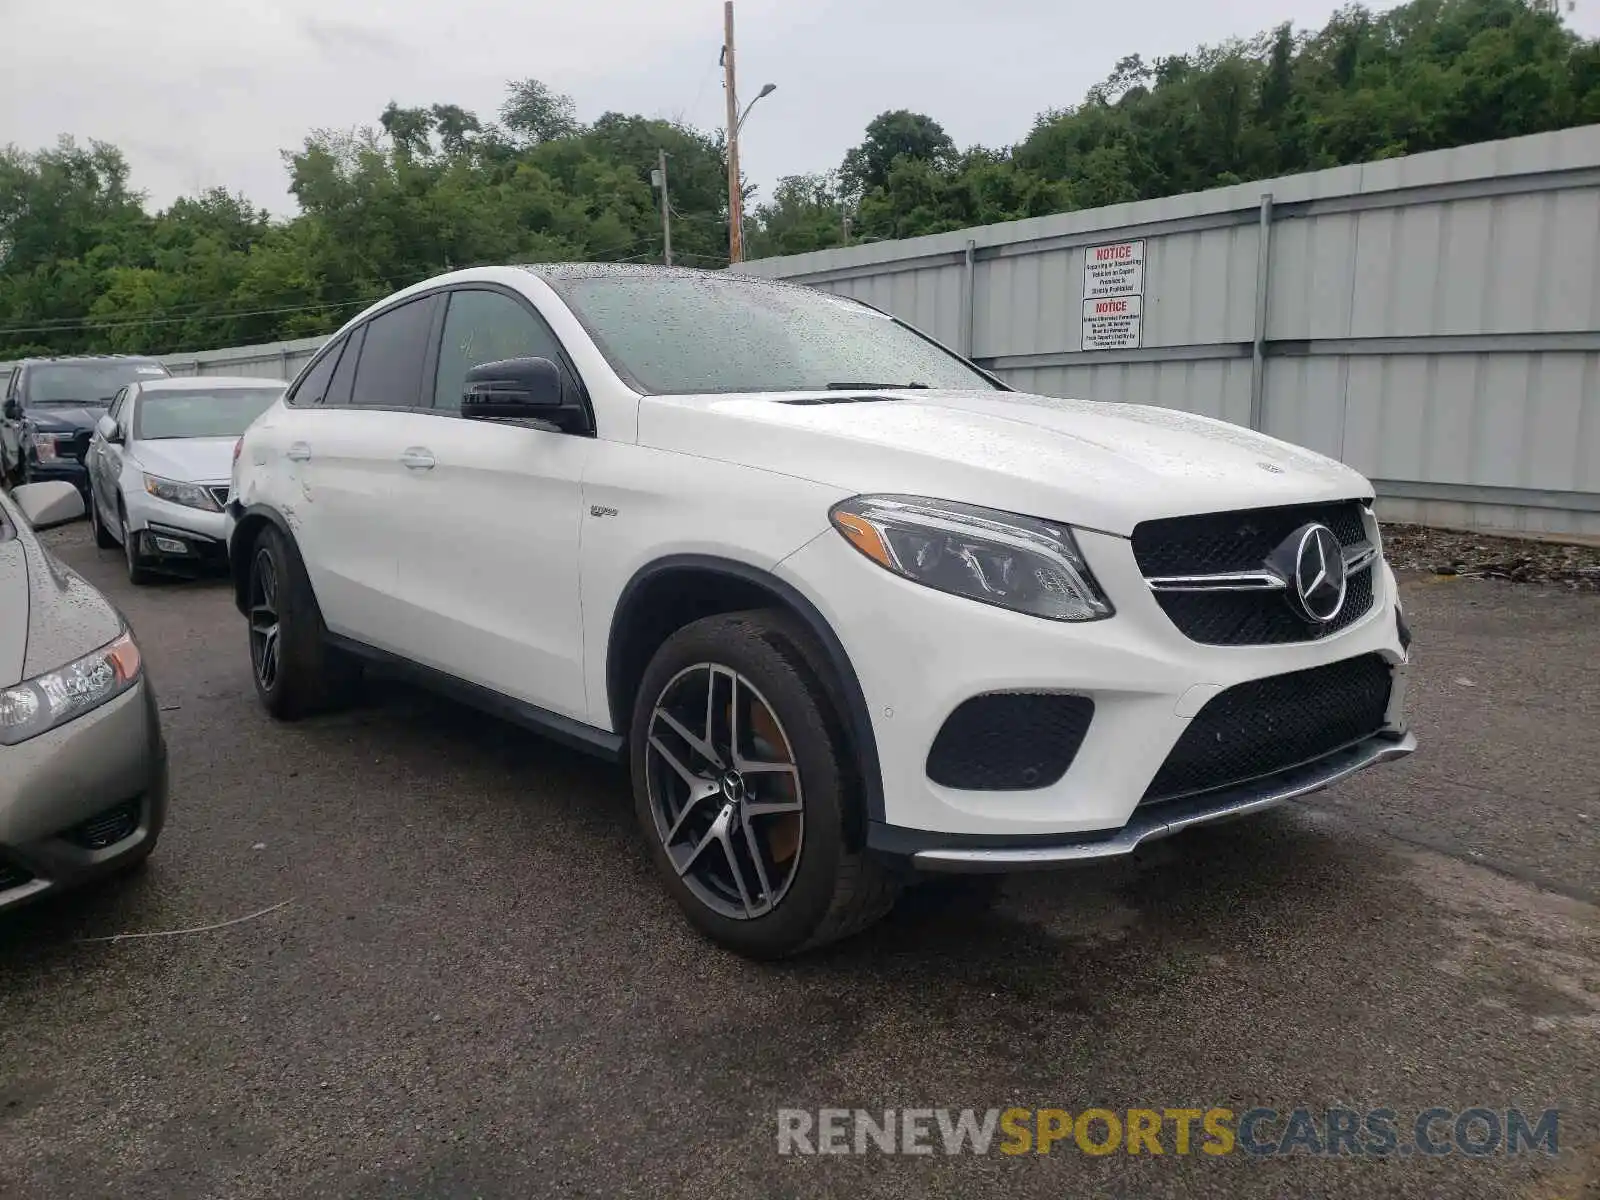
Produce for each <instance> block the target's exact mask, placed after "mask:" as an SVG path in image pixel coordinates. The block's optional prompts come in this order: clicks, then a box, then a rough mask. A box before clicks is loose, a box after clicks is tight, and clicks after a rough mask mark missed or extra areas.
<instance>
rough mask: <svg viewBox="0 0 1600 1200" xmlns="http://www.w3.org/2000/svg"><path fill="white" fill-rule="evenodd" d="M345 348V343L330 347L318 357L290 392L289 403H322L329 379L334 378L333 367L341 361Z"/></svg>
mask: <svg viewBox="0 0 1600 1200" xmlns="http://www.w3.org/2000/svg"><path fill="white" fill-rule="evenodd" d="M343 350H344V343H343V342H340V343H339V344H338V345H336V346H333V347H331V348H329V350H328V352H327V353H326V354H324V355H323V356H322V357H321V358H319V359H317V361H316V363H315V364H313V365H312V368H311V370H309V371H307V372H306V373H305V375H304V376H302V377H301V379H300V382H299V384H297V385H296V386H295V389H294V390H293V391H292V392H290V393H289V403H290V404H299V405H311V404H321V403H322V396H323V393H324V392H326V391H327V390H328V380H330V379H332V378H333V368H334V367H336V366H337V365H338V363H339V356H340V354H341V353H342V352H343Z"/></svg>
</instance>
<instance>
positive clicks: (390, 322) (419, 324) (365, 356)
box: [350, 296, 434, 408]
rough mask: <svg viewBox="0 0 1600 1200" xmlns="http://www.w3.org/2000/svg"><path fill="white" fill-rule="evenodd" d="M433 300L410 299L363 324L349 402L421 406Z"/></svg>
mask: <svg viewBox="0 0 1600 1200" xmlns="http://www.w3.org/2000/svg"><path fill="white" fill-rule="evenodd" d="M433 311H434V297H432V296H426V297H424V298H422V299H421V300H412V301H410V302H409V303H407V304H402V305H400V307H399V308H391V309H390V310H389V311H388V312H385V313H381V314H380V315H378V316H376V317H374V318H372V320H370V321H368V322H367V327H366V341H365V342H364V343H363V344H362V347H361V359H360V363H359V365H358V366H357V367H356V378H355V388H354V390H353V392H352V393H351V396H350V403H351V404H355V405H383V406H386V407H390V408H415V407H416V406H417V405H418V404H420V403H421V400H420V399H419V397H420V395H421V392H422V365H423V361H424V360H425V359H426V358H427V356H428V333H429V331H430V330H431V328H432V326H433Z"/></svg>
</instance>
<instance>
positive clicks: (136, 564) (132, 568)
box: [117, 500, 151, 584]
mask: <svg viewBox="0 0 1600 1200" xmlns="http://www.w3.org/2000/svg"><path fill="white" fill-rule="evenodd" d="M117 518H118V521H119V522H120V524H121V526H122V554H123V557H124V558H126V559H127V560H128V582H129V583H136V584H137V583H149V582H150V578H151V576H150V568H149V567H147V566H145V565H144V559H143V557H142V556H141V555H140V554H139V531H138V530H136V529H129V528H128V513H127V510H126V509H124V508H123V507H122V503H121V501H120V500H119V501H118V502H117Z"/></svg>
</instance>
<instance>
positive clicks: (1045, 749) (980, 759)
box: [927, 692, 1094, 792]
mask: <svg viewBox="0 0 1600 1200" xmlns="http://www.w3.org/2000/svg"><path fill="white" fill-rule="evenodd" d="M1093 718H1094V701H1093V700H1091V699H1089V698H1088V697H1087V696H1061V695H1054V694H1047V693H1040V692H993V693H990V694H989V695H986V696H974V697H973V698H972V699H971V700H968V701H966V702H965V703H963V704H962V705H961V706H960V707H959V708H957V709H956V710H955V712H953V713H951V714H950V717H949V719H948V720H946V721H945V723H944V726H943V728H941V729H940V730H939V736H938V737H936V738H934V740H933V749H932V750H930V751H929V752H928V768H927V769H928V778H929V779H931V780H933V782H934V783H937V784H939V785H941V786H942V787H950V788H963V789H966V790H969V791H994V792H1015V791H1025V790H1027V789H1029V788H1042V787H1049V786H1050V785H1051V784H1053V783H1055V782H1056V781H1058V780H1059V779H1060V778H1061V777H1062V776H1063V775H1065V774H1066V773H1067V768H1068V767H1069V766H1071V765H1072V760H1073V758H1075V757H1076V756H1077V753H1078V747H1080V746H1081V745H1083V739H1084V736H1085V735H1086V734H1087V733H1088V732H1089V722H1090V721H1091V720H1092V719H1093Z"/></svg>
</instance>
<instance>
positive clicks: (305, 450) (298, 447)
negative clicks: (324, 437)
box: [284, 442, 311, 462]
mask: <svg viewBox="0 0 1600 1200" xmlns="http://www.w3.org/2000/svg"><path fill="white" fill-rule="evenodd" d="M284 456H285V457H286V458H287V459H288V460H289V461H290V462H306V461H308V460H309V459H310V458H311V446H310V444H309V443H307V442H295V443H293V444H292V445H290V447H289V449H288V450H286V451H285V452H284Z"/></svg>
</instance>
